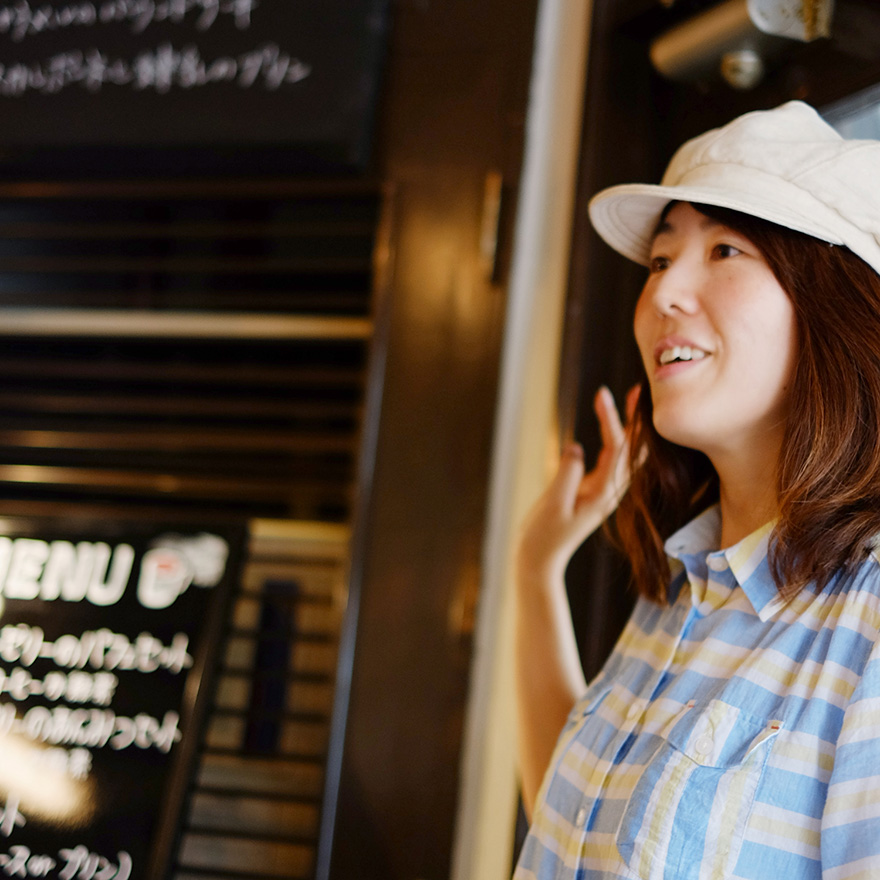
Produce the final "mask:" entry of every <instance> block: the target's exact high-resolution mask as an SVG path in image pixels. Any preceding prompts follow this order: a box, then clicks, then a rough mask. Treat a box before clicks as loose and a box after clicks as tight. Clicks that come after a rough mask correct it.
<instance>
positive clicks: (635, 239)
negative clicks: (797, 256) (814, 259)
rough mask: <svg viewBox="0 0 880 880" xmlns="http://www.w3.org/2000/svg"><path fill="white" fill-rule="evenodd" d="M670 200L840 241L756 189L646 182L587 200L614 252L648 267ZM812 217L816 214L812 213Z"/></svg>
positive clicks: (807, 217)
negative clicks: (726, 210) (724, 210)
mask: <svg viewBox="0 0 880 880" xmlns="http://www.w3.org/2000/svg"><path fill="white" fill-rule="evenodd" d="M671 201H680V202H692V203H695V204H703V205H715V206H717V207H719V208H730V209H732V210H734V211H741V212H742V213H744V214H750V215H751V216H753V217H760V218H761V219H763V220H769V221H770V222H771V223H776V224H778V225H779V226H784V227H786V228H787V229H793V230H795V231H797V232H803V233H805V234H806V235H811V236H813V237H814V238H818V239H821V240H822V241H828V242H830V243H831V244H838V245H839V244H843V241H842V240H841V239H840V238H839V236H837V235H831V234H830V232H829V229H828V226H827V224H821V223H819V222H816V220H815V219H811V218H810V213H811V212H803V211H797V212H795V211H786V210H784V209H783V208H780V205H779V199H778V196H777V197H775V198H773V199H770V198H768V199H766V200H764V199H762V198H761V197H760V196H759V195H757V194H756V193H748V194H744V193H736V192H733V193H732V192H731V191H730V190H729V189H725V190H721V189H714V188H712V187H708V186H686V185H685V186H662V185H657V184H647V183H630V184H622V185H620V186H613V187H610V188H609V189H605V190H602V191H601V192H599V193H597V194H596V195H595V196H594V197H593V198H592V199H591V200H590V204H589V212H590V220H591V222H592V224H593V227H594V228H595V230H596V232H598V233H599V235H600V236H601V237H602V238H603V239H604V240H605V242H606V243H607V244H609V245H610V246H611V247H612V248H614V250H616V251H617V252H618V253H620V254H622V255H623V256H624V257H627V258H628V259H630V260H633V261H634V262H636V263H640V264H641V265H643V266H647V265H648V263H649V262H650V257H651V242H652V241H653V239H654V235H655V233H656V230H657V225H658V223H659V222H660V217H661V215H662V213H663V209H664V208H665V207H666V205H668V204H669V202H671ZM799 207H801V206H799ZM822 207H824V206H822ZM813 217H814V218H815V214H813Z"/></svg>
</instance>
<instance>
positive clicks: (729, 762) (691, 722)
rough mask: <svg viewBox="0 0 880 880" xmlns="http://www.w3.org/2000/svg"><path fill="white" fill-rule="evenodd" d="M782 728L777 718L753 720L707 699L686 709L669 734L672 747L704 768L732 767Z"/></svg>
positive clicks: (745, 713)
mask: <svg viewBox="0 0 880 880" xmlns="http://www.w3.org/2000/svg"><path fill="white" fill-rule="evenodd" d="M781 729H782V722H781V721H779V720H777V719H771V720H767V719H765V718H757V717H755V716H754V715H750V714H749V713H748V712H744V711H743V710H742V709H739V708H738V707H736V706H731V705H730V704H729V703H723V702H721V700H711V701H710V702H708V703H706V704H704V705H702V706H696V705H695V706H692V707H691V706H689V707H688V711H687V712H685V713H684V714H683V715H682V717H681V718H680V720H679V721H678V722H677V723H676V724H675V725H674V726H673V728H672V729H671V730H670V732H669V742H670V744H671V745H672V746H674V747H675V748H676V749H678V750H679V751H680V752H683V753H684V754H685V755H687V756H688V757H689V758H690V759H691V760H692V761H694V762H695V763H697V764H700V765H702V766H704V767H718V768H719V769H723V768H726V767H734V766H736V765H738V764H744V763H745V762H746V761H747V759H748V757H749V755H750V754H751V753H752V752H753V751H754V750H755V749H756V748H758V746H760V745H761V744H762V743H764V742H766V741H767V740H768V739H771V738H772V737H775V736H776V735H777V734H778V733H779V731H780V730H781Z"/></svg>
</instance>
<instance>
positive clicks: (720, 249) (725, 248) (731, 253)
mask: <svg viewBox="0 0 880 880" xmlns="http://www.w3.org/2000/svg"><path fill="white" fill-rule="evenodd" d="M739 253H742V251H740V249H739V248H735V247H734V246H733V245H732V244H716V245H715V247H714V248H712V256H714V257H717V258H719V259H721V260H725V259H727V258H728V257H735V256H736V255H737V254H739Z"/></svg>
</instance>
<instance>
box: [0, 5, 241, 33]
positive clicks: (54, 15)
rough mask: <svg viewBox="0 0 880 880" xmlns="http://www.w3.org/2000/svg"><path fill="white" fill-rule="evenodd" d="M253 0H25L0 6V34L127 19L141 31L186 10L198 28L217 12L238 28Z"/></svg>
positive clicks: (179, 19)
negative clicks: (61, 1) (50, 0)
mask: <svg viewBox="0 0 880 880" xmlns="http://www.w3.org/2000/svg"><path fill="white" fill-rule="evenodd" d="M257 6H258V2H257V0H104V2H99V3H94V2H91V3H89V2H70V3H67V4H66V5H64V6H49V5H48V4H47V3H41V4H33V5H32V4H31V3H30V2H29V0H18V2H17V3H14V4H10V5H7V6H0V34H9V36H10V37H11V38H12V39H13V40H14V41H15V42H16V43H20V42H21V41H22V40H24V39H25V38H26V37H30V36H34V35H36V34H41V33H44V32H46V31H57V30H63V29H65V28H71V27H93V26H95V25H102V24H114V23H117V22H120V23H127V24H128V25H129V26H130V28H131V30H132V32H133V33H136V34H140V33H143V32H144V31H145V30H146V29H147V28H148V27H149V26H150V25H151V24H156V23H158V22H170V23H171V24H183V23H184V21H185V20H186V18H187V16H188V15H190V13H194V14H195V26H196V28H197V29H198V30H200V31H207V30H208V29H209V28H211V27H213V26H214V24H215V23H216V21H217V19H218V18H220V16H231V17H232V20H233V21H234V22H235V26H236V27H237V28H238V29H239V30H246V29H247V28H249V27H250V26H251V13H252V12H253V11H254V9H256V7H257Z"/></svg>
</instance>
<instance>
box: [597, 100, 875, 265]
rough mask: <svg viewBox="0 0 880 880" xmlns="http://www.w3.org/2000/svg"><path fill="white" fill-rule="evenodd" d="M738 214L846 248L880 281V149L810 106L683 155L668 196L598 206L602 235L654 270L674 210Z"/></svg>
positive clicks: (606, 197)
mask: <svg viewBox="0 0 880 880" xmlns="http://www.w3.org/2000/svg"><path fill="white" fill-rule="evenodd" d="M674 199H676V200H678V201H683V202H696V203H702V204H706V205H717V206H719V207H723V208H732V209H734V210H736V211H741V212H743V213H745V214H751V215H752V216H754V217H761V218H762V219H764V220H769V221H771V222H772V223H777V224H778V225H780V226H785V227H787V228H789V229H794V230H797V231H798V232H804V233H806V234H807V235H812V236H814V237H815V238H819V239H821V240H822V241H827V242H830V243H831V244H836V245H846V246H847V247H848V248H849V249H850V250H851V251H853V253H855V254H858V256H860V257H861V258H862V259H863V260H864V261H865V262H866V263H868V264H869V265H870V266H873V268H874V269H875V270H876V271H877V272H880V141H873V140H846V139H844V138H842V137H841V136H840V135H839V134H838V133H837V132H836V131H835V130H834V129H833V128H832V127H831V126H830V125H828V123H826V122H825V121H824V120H823V119H822V118H821V117H820V116H819V114H818V113H817V112H816V111H815V110H814V109H813V108H812V107H810V106H808V105H807V104H804V103H802V102H800V101H789V102H788V103H787V104H783V105H782V106H781V107H777V108H776V109H775V110H759V111H755V112H752V113H746V114H745V115H744V116H740V117H739V118H737V119H734V120H733V122H729V123H728V124H727V125H725V126H723V127H722V128H716V129H713V130H712V131H708V132H706V133H705V134H702V135H700V136H699V137H696V138H694V139H693V140H690V141H688V142H687V143H685V144H684V145H683V146H682V147H680V148H679V149H678V151H677V152H676V153H675V155H674V156H673V157H672V161H671V162H670V163H669V167H668V168H667V169H666V173H665V174H664V175H663V180H662V181H661V183H660V185H659V186H656V185H653V184H641V183H634V184H624V185H622V186H613V187H611V188H610V189H606V190H602V191H601V192H600V193H598V194H597V195H595V196H594V197H593V199H592V200H591V201H590V205H589V211H590V219H591V220H592V222H593V226H594V227H595V228H596V231H597V232H598V233H599V235H601V236H602V238H604V239H605V241H606V242H607V243H608V244H609V245H611V247H613V248H614V249H615V250H616V251H618V252H619V253H621V254H623V255H624V256H625V257H628V258H629V259H631V260H635V262H637V263H641V264H643V265H647V264H648V261H649V257H650V249H651V240H652V238H653V235H654V231H655V230H656V227H657V223H658V222H659V220H660V215H661V213H662V211H663V208H664V207H665V206H666V204H667V203H668V202H670V201H672V200H674Z"/></svg>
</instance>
